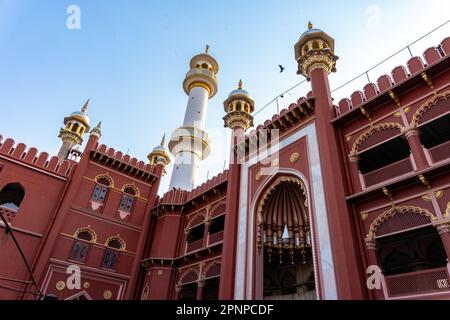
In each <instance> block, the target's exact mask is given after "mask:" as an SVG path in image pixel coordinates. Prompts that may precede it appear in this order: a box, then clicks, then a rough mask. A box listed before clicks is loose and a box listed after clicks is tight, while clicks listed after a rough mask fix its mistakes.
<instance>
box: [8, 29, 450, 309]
mask: <svg viewBox="0 0 450 320" xmlns="http://www.w3.org/2000/svg"><path fill="white" fill-rule="evenodd" d="M208 49H209V48H207V49H206V51H205V52H203V53H200V54H198V55H196V56H194V57H193V58H192V59H191V61H190V64H189V71H188V72H187V74H186V77H185V79H184V81H183V89H184V91H185V93H186V95H187V96H188V102H187V107H186V112H185V117H184V121H183V123H182V126H180V127H179V128H177V129H176V130H175V131H174V132H173V134H172V135H171V136H170V137H168V138H167V146H166V138H165V137H163V139H162V141H161V143H160V144H159V145H158V146H157V147H155V148H154V149H153V150H152V151H151V152H150V153H149V155H148V160H145V161H142V160H138V159H136V158H134V157H132V156H130V155H128V154H126V153H122V152H121V151H118V150H115V149H114V148H112V147H107V146H106V145H104V144H102V143H101V136H102V133H101V131H102V130H101V123H99V124H97V125H95V124H94V125H93V124H91V123H90V120H89V116H88V108H89V101H87V102H86V103H85V104H84V106H83V107H82V108H81V110H80V111H75V112H73V113H72V114H70V115H69V116H67V117H65V118H64V121H63V127H62V128H61V130H60V132H59V138H60V139H61V141H62V144H61V148H60V150H59V152H58V154H57V155H55V156H51V155H49V154H48V153H46V152H39V151H38V150H37V149H36V148H34V147H27V146H26V145H25V144H24V143H16V142H15V141H14V140H13V139H11V138H3V137H1V136H0V217H1V220H0V261H2V263H1V265H0V299H13V300H16V299H17V300H20V299H27V300H30V299H42V297H56V298H57V299H60V300H64V299H67V300H122V299H135V300H157V299H160V300H163V299H164V300H166V299H169V300H208V299H227V300H232V299H236V300H241V299H248V300H254V299H265V300H282V299H283V300H285V299H289V300H314V299H326V300H332V299H369V300H374V299H377V300H392V299H417V298H421V299H449V298H450V276H449V274H450V273H449V272H450V271H449V270H450V269H449V262H448V257H449V256H450V217H449V214H450V100H448V99H450V38H446V39H444V40H443V41H442V42H441V43H440V44H439V45H438V46H436V47H431V48H428V49H427V50H426V51H425V52H424V55H423V57H420V56H416V57H412V58H411V59H410V60H409V61H407V62H406V64H405V66H398V67H396V68H394V69H393V70H392V71H391V72H390V73H389V74H385V75H383V76H381V77H379V78H378V80H377V81H376V82H375V83H368V84H367V85H365V86H364V88H363V89H362V90H361V91H356V92H354V93H353V94H352V95H351V97H350V98H348V99H343V100H341V101H340V102H338V103H335V102H334V100H333V97H332V94H331V91H330V86H329V80H328V77H329V74H330V73H332V72H335V71H336V63H337V56H336V55H335V44H334V39H333V38H332V37H331V36H330V35H328V34H327V33H326V32H324V31H322V30H320V29H316V28H314V27H313V26H312V24H309V26H308V29H307V30H306V31H305V32H304V33H303V34H301V36H300V38H299V39H298V41H297V42H296V43H295V45H294V58H295V60H296V61H297V63H298V72H297V73H298V74H299V75H301V76H304V77H306V78H307V79H308V80H309V84H310V86H311V91H310V92H309V93H307V94H306V96H305V97H299V98H298V99H297V101H296V102H294V103H292V104H290V105H289V106H287V107H286V108H285V109H283V110H281V112H279V114H275V115H274V116H273V117H272V118H271V119H270V120H267V121H265V122H264V123H262V124H254V123H253V116H252V113H253V112H254V111H255V101H254V100H253V99H252V98H251V95H250V93H249V92H247V91H246V90H245V89H244V87H243V83H242V81H241V82H239V85H238V88H237V89H235V90H233V91H231V93H230V94H229V96H228V98H227V99H226V100H225V101H224V102H223V106H224V113H223V114H224V117H223V120H224V125H225V126H226V127H227V128H229V129H230V130H229V132H230V135H231V136H232V139H231V145H230V158H229V159H230V161H229V165H228V168H226V170H224V171H223V172H222V173H220V174H219V175H217V176H215V177H213V178H211V179H209V180H208V181H206V182H204V183H202V184H200V185H199V186H197V187H195V188H194V187H193V186H194V185H195V182H196V176H197V172H198V170H199V168H201V162H202V160H204V159H205V158H207V157H208V156H211V155H210V139H209V137H208V133H207V132H206V131H205V119H206V112H207V106H208V101H209V100H210V99H212V98H213V97H214V96H215V94H216V92H217V88H218V81H217V75H218V74H219V63H218V62H217V60H216V59H215V58H214V57H213V56H212V55H211V54H210V53H209V50H208ZM225 72H226V71H225ZM230 89H231V88H230ZM447 100H448V101H447ZM169 151H170V153H171V154H172V155H173V157H172V159H174V160H173V161H174V164H173V171H172V172H171V173H167V174H171V181H170V188H169V190H168V191H166V190H159V186H160V180H161V177H162V175H163V174H165V171H166V170H165V168H166V166H167V165H168V164H169V162H170V161H171V157H169ZM158 194H161V196H158ZM19 248H20V250H19ZM70 270H75V271H77V270H78V271H79V272H78V273H77V272H75V273H74V274H75V275H77V274H78V275H79V278H75V281H73V279H74V278H73V277H72V273H71V272H70Z"/></svg>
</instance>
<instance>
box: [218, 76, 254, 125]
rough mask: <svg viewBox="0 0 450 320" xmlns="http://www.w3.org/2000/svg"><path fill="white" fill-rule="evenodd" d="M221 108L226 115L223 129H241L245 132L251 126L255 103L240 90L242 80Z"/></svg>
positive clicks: (246, 93)
mask: <svg viewBox="0 0 450 320" xmlns="http://www.w3.org/2000/svg"><path fill="white" fill-rule="evenodd" d="M223 107H224V109H225V112H226V113H227V114H226V115H225V117H223V120H224V121H225V127H227V128H230V129H232V130H234V129H235V128H241V129H243V130H244V131H245V130H247V129H248V128H249V127H252V126H253V116H252V115H251V114H252V112H253V111H255V101H253V99H252V98H250V95H249V94H248V92H247V91H245V90H244V89H242V80H239V86H238V88H237V89H236V90H234V91H232V92H231V93H230V94H229V95H228V98H227V99H226V100H225V101H224V102H223Z"/></svg>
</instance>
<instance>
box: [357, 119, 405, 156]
mask: <svg viewBox="0 0 450 320" xmlns="http://www.w3.org/2000/svg"><path fill="white" fill-rule="evenodd" d="M388 129H397V130H399V132H401V131H402V129H403V127H402V126H401V125H400V124H398V123H395V122H388V123H381V124H378V125H376V126H371V127H370V128H369V129H368V130H366V131H365V132H363V133H362V134H361V135H360V136H359V137H358V138H357V139H356V140H355V142H354V143H353V147H352V150H351V151H350V155H355V154H357V152H358V148H359V147H360V146H361V145H362V144H363V143H364V142H365V141H366V140H367V139H368V138H369V137H370V136H371V135H372V134H374V133H376V132H379V131H383V130H388Z"/></svg>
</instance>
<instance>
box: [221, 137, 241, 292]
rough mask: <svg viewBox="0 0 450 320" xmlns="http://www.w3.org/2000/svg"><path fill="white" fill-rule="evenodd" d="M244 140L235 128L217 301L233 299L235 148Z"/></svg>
mask: <svg viewBox="0 0 450 320" xmlns="http://www.w3.org/2000/svg"><path fill="white" fill-rule="evenodd" d="M243 139H244V129H243V128H235V129H234V130H233V134H232V142H231V152H230V166H229V171H228V186H227V200H226V216H225V227H224V233H223V245H222V263H221V270H220V279H223V281H220V288H219V300H232V299H233V298H234V285H235V271H236V270H235V267H236V246H237V237H238V235H237V232H238V231H237V229H238V218H239V192H237V190H239V188H238V186H239V185H240V180H241V164H239V160H238V154H237V152H236V150H235V148H234V147H235V146H236V145H237V144H238V143H239V142H240V141H241V140H243Z"/></svg>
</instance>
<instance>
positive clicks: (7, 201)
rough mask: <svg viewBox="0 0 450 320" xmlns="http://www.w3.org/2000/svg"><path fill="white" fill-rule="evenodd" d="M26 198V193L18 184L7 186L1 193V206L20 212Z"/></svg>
mask: <svg viewBox="0 0 450 320" xmlns="http://www.w3.org/2000/svg"><path fill="white" fill-rule="evenodd" d="M24 197H25V191H24V190H23V188H22V186H21V185H20V184H18V183H9V184H7V185H6V186H5V187H4V188H3V189H2V191H0V206H1V207H3V208H6V209H7V210H10V211H14V212H16V211H18V210H19V207H20V205H21V203H22V201H23V198H24Z"/></svg>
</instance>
